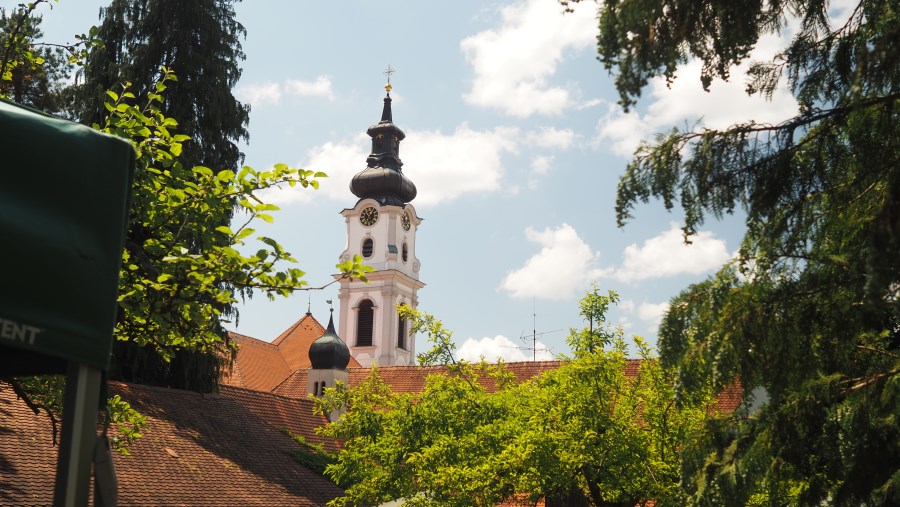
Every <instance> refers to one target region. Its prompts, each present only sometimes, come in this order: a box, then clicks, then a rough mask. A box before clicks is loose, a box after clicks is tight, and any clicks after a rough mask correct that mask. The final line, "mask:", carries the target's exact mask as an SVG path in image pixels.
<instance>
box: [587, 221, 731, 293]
mask: <svg viewBox="0 0 900 507" xmlns="http://www.w3.org/2000/svg"><path fill="white" fill-rule="evenodd" d="M690 240H691V244H690V245H686V244H685V243H684V237H683V236H682V232H681V229H680V228H679V227H678V225H676V224H674V223H673V224H672V226H671V228H670V229H669V230H667V231H664V232H662V233H660V234H659V235H657V236H654V237H652V238H650V239H648V240H646V241H644V244H643V245H641V246H638V245H637V243H632V244H631V245H628V246H627V247H625V251H624V252H623V256H624V258H625V259H624V261H623V262H622V265H621V266H620V267H618V268H613V269H607V270H604V272H603V275H604V276H607V277H611V278H615V279H617V280H620V281H623V282H633V281H636V280H646V279H648V278H663V277H669V276H676V275H681V274H694V275H696V274H701V273H706V272H709V271H712V270H715V269H718V268H719V267H721V266H722V265H723V264H724V263H725V262H727V261H728V260H729V259H730V258H731V255H730V254H729V253H728V250H727V248H726V247H725V241H724V240H721V239H716V238H715V237H714V235H713V233H711V232H709V231H700V232H699V233H697V234H696V235H694V236H692V237H691V239H690Z"/></svg>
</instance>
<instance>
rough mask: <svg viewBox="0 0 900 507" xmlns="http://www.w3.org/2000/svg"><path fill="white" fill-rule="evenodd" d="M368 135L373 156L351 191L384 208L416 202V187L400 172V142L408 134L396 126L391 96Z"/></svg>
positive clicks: (355, 178)
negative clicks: (384, 205)
mask: <svg viewBox="0 0 900 507" xmlns="http://www.w3.org/2000/svg"><path fill="white" fill-rule="evenodd" d="M366 133H367V134H369V137H371V138H372V153H370V154H369V156H368V158H366V164H367V167H366V168H365V169H363V170H362V171H360V172H359V173H357V174H356V176H354V177H353V179H352V180H351V181H350V191H351V192H353V194H354V195H355V196H357V197H359V198H360V199H366V198H371V199H375V200H377V201H378V202H379V203H381V204H393V205H400V206H402V205H403V204H406V203H408V202H410V201H412V200H413V199H415V198H416V186H415V185H414V184H413V182H412V181H411V180H410V179H409V178H407V177H406V176H405V175H404V174H403V170H402V169H401V168H402V167H403V162H402V161H401V160H400V141H402V140H403V139H404V138H406V134H404V133H403V131H402V130H400V128H398V127H397V126H396V125H394V121H393V117H392V113H391V94H390V93H388V95H387V97H385V98H384V110H383V111H382V113H381V121H380V122H378V123H376V124H375V125H372V126H371V127H369V129H368V130H366Z"/></svg>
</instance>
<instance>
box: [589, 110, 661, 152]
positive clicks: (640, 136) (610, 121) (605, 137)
mask: <svg viewBox="0 0 900 507" xmlns="http://www.w3.org/2000/svg"><path fill="white" fill-rule="evenodd" d="M652 132H653V126H651V125H650V124H649V123H647V121H645V120H644V119H643V118H641V117H640V115H639V114H637V113H636V112H634V110H631V111H629V112H627V113H624V112H622V110H621V109H620V108H619V106H618V105H617V104H611V105H610V106H609V110H608V111H607V113H606V116H605V117H603V119H601V120H600V122H599V123H597V137H596V138H595V139H594V143H593V144H594V146H595V147H600V146H602V145H606V144H608V145H609V147H610V148H609V149H610V151H612V152H613V153H615V154H616V155H619V156H620V157H625V158H627V157H630V156H631V155H633V154H634V150H635V149H637V147H638V146H639V145H640V144H641V141H642V140H644V139H647V138H648V137H649V135H650V133H652Z"/></svg>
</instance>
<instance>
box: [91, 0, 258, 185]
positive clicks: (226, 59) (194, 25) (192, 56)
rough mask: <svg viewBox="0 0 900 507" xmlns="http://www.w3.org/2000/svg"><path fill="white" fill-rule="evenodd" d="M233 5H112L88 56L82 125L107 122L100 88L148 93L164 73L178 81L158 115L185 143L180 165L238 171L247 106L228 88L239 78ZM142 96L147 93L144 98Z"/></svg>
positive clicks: (134, 0) (227, 1)
mask: <svg viewBox="0 0 900 507" xmlns="http://www.w3.org/2000/svg"><path fill="white" fill-rule="evenodd" d="M233 4H234V0H196V1H190V2H182V1H179V0H113V1H112V3H111V4H110V5H109V7H106V8H104V9H102V10H101V11H100V17H101V20H102V23H101V25H100V27H99V32H98V37H99V38H100V39H101V40H102V41H103V43H104V45H105V47H102V48H98V49H96V50H94V51H92V52H91V55H90V57H89V58H88V60H87V62H86V65H85V68H84V84H83V85H82V88H83V89H84V91H85V92H86V93H87V95H88V97H87V98H88V99H91V98H92V99H93V100H88V105H87V107H88V108H90V109H88V110H86V111H84V112H83V115H82V119H83V120H84V122H85V123H97V122H99V121H100V120H101V119H102V118H104V117H105V116H106V110H105V109H104V108H103V102H104V100H105V95H104V94H105V92H106V90H109V89H112V88H114V87H115V86H118V85H120V84H122V83H125V82H130V83H132V89H134V90H149V91H153V90H151V86H152V85H153V84H154V83H156V82H158V81H159V80H160V77H161V76H162V71H161V70H160V69H161V68H162V67H166V68H168V69H169V70H170V71H171V72H172V73H173V74H174V75H175V76H177V78H178V80H177V81H176V82H173V83H170V84H169V87H168V90H167V93H166V94H165V95H164V96H163V104H162V107H163V109H162V111H163V113H164V114H166V115H167V116H169V117H171V118H176V119H177V120H178V128H179V130H180V131H181V132H183V133H184V134H185V135H188V136H190V137H191V140H190V142H188V143H185V146H184V152H183V154H182V163H183V164H184V165H185V166H187V167H193V166H198V165H202V166H205V167H209V168H213V169H218V170H224V169H227V170H231V171H236V170H238V169H239V168H240V167H239V165H240V164H241V163H242V162H243V154H242V153H241V152H240V149H239V148H238V146H237V143H240V142H242V141H246V140H247V139H248V133H247V124H248V121H249V114H250V108H249V107H248V106H245V105H242V104H241V103H240V102H238V100H237V99H235V97H234V95H233V94H232V92H231V90H232V88H233V87H234V85H235V84H236V83H237V81H238V79H239V78H240V77H241V69H240V67H239V66H238V64H239V62H240V61H241V60H243V59H244V53H243V51H242V47H241V38H242V37H245V36H246V31H245V30H244V27H243V26H242V25H241V24H240V23H239V22H238V21H237V20H236V19H235V12H234V7H233ZM145 93H146V92H145Z"/></svg>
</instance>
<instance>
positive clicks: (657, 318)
mask: <svg viewBox="0 0 900 507" xmlns="http://www.w3.org/2000/svg"><path fill="white" fill-rule="evenodd" d="M668 309H669V303H668V302H663V303H641V306H639V307H638V317H639V318H640V319H641V320H643V321H644V322H647V323H648V324H649V325H650V327H652V328H653V329H654V330H656V329H659V323H660V322H661V321H662V318H663V314H665V313H666V310H668Z"/></svg>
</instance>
